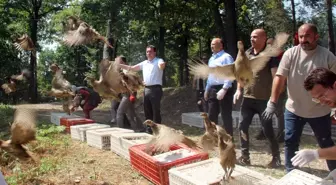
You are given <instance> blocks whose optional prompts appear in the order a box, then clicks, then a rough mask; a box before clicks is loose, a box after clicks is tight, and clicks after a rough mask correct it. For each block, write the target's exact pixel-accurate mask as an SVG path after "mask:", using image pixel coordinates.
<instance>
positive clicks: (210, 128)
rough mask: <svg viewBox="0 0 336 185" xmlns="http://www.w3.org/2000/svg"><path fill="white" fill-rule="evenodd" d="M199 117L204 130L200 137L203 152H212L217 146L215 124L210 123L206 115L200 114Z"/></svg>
mask: <svg viewBox="0 0 336 185" xmlns="http://www.w3.org/2000/svg"><path fill="white" fill-rule="evenodd" d="M200 115H201V117H202V118H203V124H204V128H205V133H204V134H203V135H202V136H201V139H200V143H201V146H202V147H203V150H204V151H209V150H213V149H214V147H216V146H217V144H218V142H217V140H218V134H217V128H216V124H215V123H214V122H211V121H210V119H209V117H208V114H207V113H205V112H202V113H201V114H200Z"/></svg>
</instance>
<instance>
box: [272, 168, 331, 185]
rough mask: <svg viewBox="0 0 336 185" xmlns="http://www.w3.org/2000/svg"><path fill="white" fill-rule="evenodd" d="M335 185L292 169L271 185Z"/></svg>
mask: <svg viewBox="0 0 336 185" xmlns="http://www.w3.org/2000/svg"><path fill="white" fill-rule="evenodd" d="M305 184H307V185H308V184H309V185H310V184H311V185H336V184H335V183H332V182H331V181H327V180H323V179H321V178H320V177H317V176H315V175H312V174H309V173H306V172H303V171H301V170H297V169H294V170H292V171H290V172H289V173H287V174H286V175H285V176H283V177H282V178H281V179H280V180H278V181H276V182H275V183H273V184H272V185H305Z"/></svg>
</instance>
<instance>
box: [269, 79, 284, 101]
mask: <svg viewBox="0 0 336 185" xmlns="http://www.w3.org/2000/svg"><path fill="white" fill-rule="evenodd" d="M286 79H287V78H286V77H285V76H282V75H276V76H275V77H274V78H273V84H272V94H271V98H270V101H271V102H273V103H277V102H278V99H279V96H280V94H281V93H282V92H283V90H284V87H285V83H286Z"/></svg>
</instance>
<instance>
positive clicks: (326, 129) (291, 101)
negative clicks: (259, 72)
mask: <svg viewBox="0 0 336 185" xmlns="http://www.w3.org/2000/svg"><path fill="white" fill-rule="evenodd" d="M298 36H299V43H300V44H299V45H298V46H294V47H292V48H290V49H288V50H287V51H286V52H285V53H284V55H283V57H282V59H281V62H280V65H279V68H278V71H277V73H276V76H275V77H274V80H273V87H272V95H271V98H270V100H269V101H268V104H267V108H266V110H265V112H264V117H265V118H266V119H267V118H271V117H272V114H273V113H274V112H275V107H276V105H277V103H278V99H279V95H280V93H281V91H282V89H283V88H284V85H285V82H286V81H287V93H288V99H287V102H286V110H285V167H286V171H287V172H289V171H291V170H292V169H294V166H293V165H292V162H291V158H292V157H293V156H294V155H295V152H296V151H298V149H299V144H300V138H301V134H302V130H303V127H304V126H305V124H306V123H308V124H309V125H310V127H311V128H312V130H313V131H314V135H315V137H316V140H317V142H318V144H319V146H320V147H321V148H327V147H331V146H334V142H333V141H332V139H331V120H330V111H331V110H330V108H329V107H328V106H326V105H323V104H321V103H320V102H314V101H313V100H314V99H312V98H313V97H312V96H311V95H310V94H309V93H308V92H307V91H306V90H305V88H304V86H303V84H304V80H305V78H306V77H307V76H308V74H309V73H310V72H311V71H312V70H314V69H316V68H317V67H324V68H327V69H330V70H331V71H333V72H336V57H335V56H334V55H333V54H332V53H331V52H329V51H328V50H327V49H326V48H323V47H321V46H319V45H317V41H318V39H319V35H318V32H317V28H316V26H315V25H313V24H303V25H302V26H300V28H299V29H298ZM321 96H322V95H321ZM314 98H315V97H314ZM327 164H328V167H329V170H333V169H335V168H336V161H334V160H327Z"/></svg>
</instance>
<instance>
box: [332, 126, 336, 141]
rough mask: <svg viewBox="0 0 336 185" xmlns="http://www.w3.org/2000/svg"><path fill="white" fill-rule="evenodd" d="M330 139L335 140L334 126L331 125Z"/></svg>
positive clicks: (335, 130)
mask: <svg viewBox="0 0 336 185" xmlns="http://www.w3.org/2000/svg"><path fill="white" fill-rule="evenodd" d="M331 138H333V139H336V125H331Z"/></svg>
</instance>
